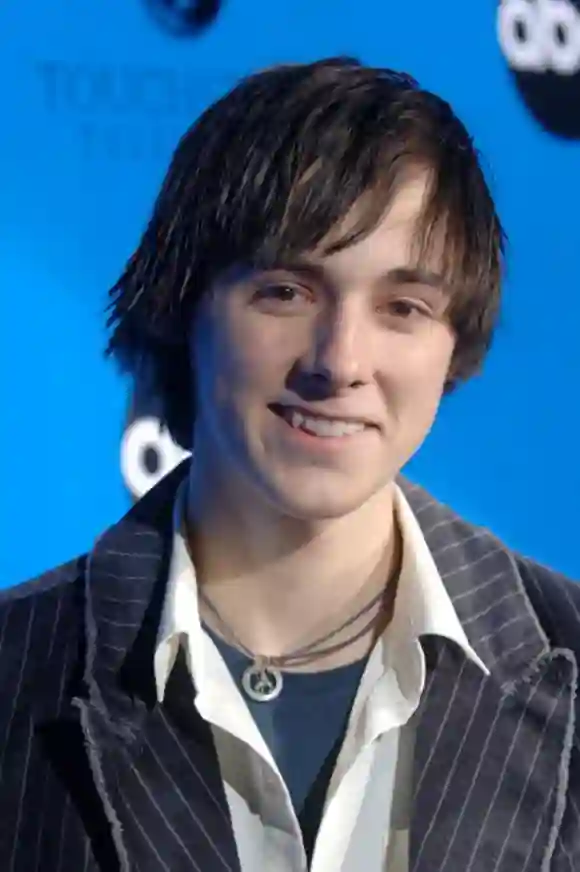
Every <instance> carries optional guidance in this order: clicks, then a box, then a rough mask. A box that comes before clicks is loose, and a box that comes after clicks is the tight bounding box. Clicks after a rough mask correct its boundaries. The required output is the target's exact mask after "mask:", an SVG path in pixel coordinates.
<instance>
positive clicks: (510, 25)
mask: <svg viewBox="0 0 580 872" xmlns="http://www.w3.org/2000/svg"><path fill="white" fill-rule="evenodd" d="M497 29H498V38H499V42H500V46H501V49H502V51H503V54H504V56H505V58H506V60H507V62H508V64H509V66H510V69H511V71H512V73H513V76H514V79H515V82H516V85H517V88H518V90H519V92H520V94H521V96H522V98H523V100H524V102H525V104H526V106H527V107H528V109H529V110H530V112H531V113H532V114H533V116H534V117H535V118H536V120H537V121H539V122H540V124H541V125H542V126H543V127H544V129H545V130H547V131H548V132H549V133H552V134H555V135H556V136H561V137H564V138H566V139H580V0H501V3H500V5H499V9H498V20H497Z"/></svg>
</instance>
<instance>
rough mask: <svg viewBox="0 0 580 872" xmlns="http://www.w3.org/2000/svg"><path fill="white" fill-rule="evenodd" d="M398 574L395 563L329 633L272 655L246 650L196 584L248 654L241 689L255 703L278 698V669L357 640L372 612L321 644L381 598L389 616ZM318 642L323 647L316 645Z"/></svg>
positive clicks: (319, 656)
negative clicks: (355, 609)
mask: <svg viewBox="0 0 580 872" xmlns="http://www.w3.org/2000/svg"><path fill="white" fill-rule="evenodd" d="M398 573H399V567H398V566H397V569H396V572H393V574H392V576H391V578H390V579H389V581H388V583H387V586H386V588H385V589H381V590H380V591H379V593H377V594H376V595H375V596H374V597H373V598H372V599H371V600H369V602H367V603H366V605H364V606H363V607H362V608H361V609H359V611H358V612H356V614H354V615H352V616H351V617H349V618H347V619H346V621H344V622H343V623H342V624H341V625H340V626H339V627H336V629H334V630H331V631H330V632H329V633H326V634H325V635H323V636H320V637H319V638H317V639H315V640H314V641H313V642H310V643H309V644H308V645H304V646H302V647H300V648H296V649H295V650H294V651H290V652H289V653H288V654H281V655H279V656H274V657H269V656H265V655H261V654H255V653H254V652H253V651H250V649H249V648H247V647H246V646H245V645H244V644H243V642H241V641H240V640H239V639H238V637H237V636H236V634H235V633H234V631H233V630H232V628H231V627H230V626H229V625H228V624H227V623H226V621H224V619H223V618H222V616H221V615H220V613H219V612H218V610H217V608H216V607H215V606H214V604H213V603H212V601H211V600H210V599H209V598H208V597H207V596H206V594H205V592H204V590H203V587H200V590H199V598H200V600H201V601H202V602H203V603H204V604H205V605H206V606H207V608H208V609H209V610H210V612H211V613H212V615H213V616H214V618H215V619H216V620H217V622H218V623H219V624H220V626H221V627H222V629H223V630H225V633H226V634H227V635H228V636H229V638H230V639H231V641H232V642H233V643H234V645H235V646H236V647H237V648H239V650H240V651H242V653H244V654H245V655H246V656H247V657H249V658H250V660H252V663H250V665H249V666H247V667H246V669H245V670H244V672H243V675H242V688H243V690H244V692H245V693H246V695H247V696H248V697H249V698H250V699H252V700H254V701H255V702H270V700H273V699H276V697H278V696H279V695H280V693H281V692H282V687H283V685H284V679H283V676H282V670H283V669H284V668H287V667H289V666H303V665H305V664H307V663H312V662H313V661H315V660H319V659H322V658H323V657H328V656H329V655H330V654H334V653H335V652H337V651H341V650H343V649H344V648H347V647H348V646H349V645H352V644H353V643H354V642H356V641H357V640H358V639H361V638H362V637H363V636H365V635H366V634H367V633H368V632H369V630H370V629H372V627H373V626H374V625H375V624H376V621H377V615H376V614H373V615H372V617H371V618H370V619H369V620H368V621H367V623H366V624H365V625H364V627H362V629H360V630H358V631H357V632H356V633H354V634H353V635H352V636H350V637H349V638H348V639H345V640H344V641H342V642H335V643H332V644H330V645H326V646H325V647H324V643H326V642H330V640H331V639H333V638H334V637H335V636H337V635H338V634H339V633H341V632H342V631H343V630H346V629H347V627H350V626H351V625H352V624H354V623H355V622H356V621H358V620H359V619H360V618H362V617H363V616H364V615H366V614H368V613H369V612H371V611H373V609H374V608H375V606H377V605H378V603H379V602H380V601H381V600H383V607H384V609H385V610H386V611H387V614H389V615H390V613H391V610H392V607H393V604H394V601H395V594H396V589H397V584H396V581H397V576H398ZM321 645H322V646H323V647H319V646H321Z"/></svg>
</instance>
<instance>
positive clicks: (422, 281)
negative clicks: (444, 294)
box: [383, 266, 449, 291]
mask: <svg viewBox="0 0 580 872" xmlns="http://www.w3.org/2000/svg"><path fill="white" fill-rule="evenodd" d="M383 279H385V280H386V281H388V282H394V283H395V284H400V285H428V286H429V287H432V288H437V289H438V290H441V291H448V290H449V282H448V281H447V280H446V278H445V277H444V276H443V275H442V274H441V273H439V272H436V271H435V270H430V269H427V268H426V267H421V266H413V267H406V266H401V267H395V269H392V270H388V271H387V272H386V273H385V274H384V276H383Z"/></svg>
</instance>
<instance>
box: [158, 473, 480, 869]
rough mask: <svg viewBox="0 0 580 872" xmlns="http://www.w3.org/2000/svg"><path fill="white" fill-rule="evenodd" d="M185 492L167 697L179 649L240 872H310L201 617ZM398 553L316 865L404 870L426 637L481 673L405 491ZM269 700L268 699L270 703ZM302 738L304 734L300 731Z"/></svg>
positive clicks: (173, 572) (166, 636) (171, 596)
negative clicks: (203, 724)
mask: <svg viewBox="0 0 580 872" xmlns="http://www.w3.org/2000/svg"><path fill="white" fill-rule="evenodd" d="M183 496H184V493H183V490H182V493H181V494H180V495H178V500H177V505H176V524H175V532H174V542H173V554H172V559H171V564H170V570H169V579H168V587H167V594H166V600H165V605H164V610H163V617H162V622H161V627H160V633H159V640H158V647H157V650H156V653H155V678H156V683H157V693H158V697H159V699H160V700H162V699H163V696H164V692H165V686H166V683H167V679H168V677H169V673H170V671H171V669H172V667H173V664H174V662H175V657H176V655H177V651H178V648H179V645H180V644H182V643H183V644H184V645H185V652H186V657H187V661H188V664H189V668H190V669H191V673H192V676H193V680H194V683H195V687H196V692H197V693H196V698H195V705H196V708H197V711H198V712H199V714H200V715H201V717H202V718H204V719H205V720H206V721H207V722H208V724H209V725H210V726H211V729H212V732H213V736H214V741H215V744H216V749H217V754H218V759H219V763H220V769H221V774H222V778H223V782H224V788H225V793H226V797H227V801H228V804H229V807H230V812H231V817H232V824H233V829H234V835H235V839H236V844H237V849H238V855H239V858H240V862H241V867H242V870H243V872H257V870H268V872H306V870H307V869H308V866H307V860H306V854H305V850H304V845H303V841H302V834H301V831H300V825H299V822H298V819H297V816H296V813H295V811H294V808H293V806H292V802H291V799H290V794H289V792H288V789H287V787H286V784H285V783H284V780H283V778H282V776H281V775H280V772H279V770H278V767H277V765H276V763H275V761H274V759H273V757H272V755H271V753H270V751H269V749H268V747H267V745H266V743H265V741H264V739H263V738H262V735H261V733H260V731H259V729H258V727H257V726H256V723H255V721H254V719H253V717H252V716H251V714H250V711H249V709H248V708H247V706H246V703H245V701H244V698H243V696H242V692H241V691H240V690H239V689H238V687H237V686H236V684H235V683H234V680H233V679H232V677H231V674H230V672H229V670H228V667H227V666H226V664H225V662H224V660H223V658H222V656H221V654H220V653H219V651H218V649H217V647H216V645H215V644H214V642H213V641H212V639H211V638H210V636H209V635H208V634H207V633H206V632H205V630H204V628H203V626H202V624H201V622H200V617H199V609H198V598H197V584H196V576H195V569H194V567H193V564H192V561H191V558H190V555H189V551H188V549H187V546H186V543H185V540H184V538H183V536H182V533H181V530H182V524H181V517H180V515H181V513H180V510H179V506H180V505H181V504H182V501H183ZM395 507H396V512H397V519H398V523H399V525H400V529H401V534H402V541H403V554H402V565H401V575H400V578H399V583H398V589H397V598H396V602H395V609H394V614H393V618H392V621H391V623H390V625H389V627H388V630H387V632H385V634H384V636H383V637H382V638H381V639H380V640H379V641H378V642H377V644H376V646H375V648H374V649H373V651H372V653H371V656H370V658H369V660H368V663H367V666H366V669H365V672H364V674H363V677H362V680H361V683H360V686H359V688H358V692H357V694H356V697H355V701H354V705H353V708H352V712H351V715H350V718H349V721H348V726H347V730H346V734H345V737H344V740H343V744H342V748H341V751H340V753H339V756H338V759H337V762H336V767H335V770H334V773H333V775H332V778H331V781H330V784H329V788H328V794H327V797H326V802H325V805H324V810H323V814H322V820H321V822H320V827H319V830H318V834H317V838H316V842H315V846H314V852H313V855H312V860H311V865H310V870H311V872H362V870H364V872H407V870H408V842H409V822H410V811H411V797H410V790H411V784H412V764H413V739H414V725H413V715H414V713H415V712H416V710H417V708H418V705H419V701H420V699H421V694H422V693H423V689H424V685H425V670H426V667H425V658H424V654H423V650H422V648H421V645H420V643H419V637H420V636H421V635H423V634H436V635H439V636H445V637H447V638H449V639H452V640H453V641H455V642H456V643H457V644H458V645H460V646H461V647H462V648H463V650H464V651H465V653H466V655H467V656H468V657H469V658H470V659H471V660H473V661H474V662H475V663H476V664H477V665H478V666H479V667H480V668H481V669H482V670H483V671H484V672H486V673H487V671H488V670H487V668H486V666H485V665H484V664H483V663H482V662H481V660H480V659H479V658H478V656H477V654H476V653H475V651H473V649H472V648H471V646H470V645H469V642H468V640H467V636H466V634H465V632H464V630H463V628H462V626H461V624H460V622H459V619H458V617H457V614H456V612H455V610H454V608H453V605H452V603H451V600H450V598H449V596H448V594H447V591H446V590H445V587H444V585H443V582H442V580H441V578H440V576H439V573H438V571H437V568H436V566H435V563H434V561H433V558H432V556H431V554H430V552H429V549H428V547H427V544H426V542H425V539H424V537H423V534H422V532H421V529H420V527H419V525H418V523H417V520H416V519H415V517H414V515H413V513H412V511H411V508H410V506H409V504H408V503H407V501H406V499H405V497H404V495H403V493H402V492H401V490H400V489H399V488H397V489H396V499H395ZM264 704H265V705H267V703H264ZM305 738H306V737H305Z"/></svg>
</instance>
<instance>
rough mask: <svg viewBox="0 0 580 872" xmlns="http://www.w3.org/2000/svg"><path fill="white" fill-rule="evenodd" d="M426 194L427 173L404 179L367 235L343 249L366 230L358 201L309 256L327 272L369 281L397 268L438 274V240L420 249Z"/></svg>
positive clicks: (440, 249) (435, 237)
mask: <svg viewBox="0 0 580 872" xmlns="http://www.w3.org/2000/svg"><path fill="white" fill-rule="evenodd" d="M429 192H430V180H429V176H428V175H427V174H426V173H422V174H419V173H417V174H415V175H414V176H411V177H410V178H406V179H405V180H404V181H403V182H402V183H401V184H400V185H399V186H398V188H397V190H396V192H395V194H394V196H393V197H392V199H391V201H390V202H389V204H388V206H387V208H386V209H384V211H383V212H382V214H380V217H379V218H378V220H377V221H376V222H375V223H374V224H373V226H372V227H371V229H370V231H368V232H366V233H364V234H362V235H361V236H360V238H357V239H356V240H355V241H354V242H352V243H350V244H348V245H344V246H343V245H341V240H342V239H345V238H348V236H349V234H351V233H352V231H353V230H354V229H356V227H357V226H359V225H360V224H364V221H365V217H366V212H367V211H368V208H369V204H368V203H365V202H364V200H361V202H359V203H357V204H356V206H355V207H354V208H353V209H352V210H351V212H350V213H349V214H348V215H347V216H346V217H345V218H344V219H343V221H342V222H341V223H340V224H339V225H337V227H335V228H334V229H333V230H332V232H331V233H329V234H328V235H327V237H326V238H325V239H324V240H323V241H322V242H321V243H320V245H319V246H317V247H316V249H315V250H314V251H311V252H308V253H307V254H308V256H309V257H311V258H312V259H313V260H314V261H315V262H317V263H319V264H320V265H321V266H324V267H325V268H327V269H331V270H336V271H338V272H345V274H347V273H348V272H350V271H353V272H356V273H357V275H359V276H365V275H367V274H368V276H369V277H372V276H373V274H375V273H384V272H385V271H387V270H391V269H397V268H399V267H411V266H413V267H418V266H421V267H426V268H427V267H428V268H429V269H431V270H438V269H440V268H441V265H442V255H443V239H442V234H441V233H439V234H438V233H436V232H435V233H433V234H431V235H430V238H429V244H428V245H427V246H426V245H425V244H424V243H425V229H426V228H425V216H426V207H427V204H428V201H429Z"/></svg>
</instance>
